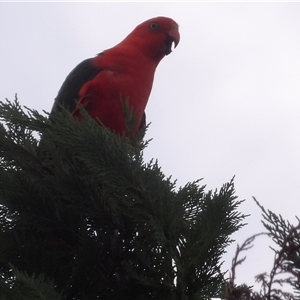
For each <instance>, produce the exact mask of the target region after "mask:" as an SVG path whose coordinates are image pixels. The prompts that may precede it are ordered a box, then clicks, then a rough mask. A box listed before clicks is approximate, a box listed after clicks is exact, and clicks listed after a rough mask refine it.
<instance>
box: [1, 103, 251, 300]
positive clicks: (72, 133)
mask: <svg viewBox="0 0 300 300" xmlns="http://www.w3.org/2000/svg"><path fill="white" fill-rule="evenodd" d="M82 113H83V114H84V119H83V121H82V122H77V121H76V120H75V119H74V118H73V117H72V115H71V114H70V113H69V112H67V111H65V110H62V112H60V113H58V114H56V115H54V116H53V117H51V120H49V118H48V116H44V115H41V114H40V113H38V112H37V111H34V110H30V109H26V110H23V109H22V108H21V106H20V105H19V103H18V101H17V100H15V101H14V102H9V101H7V102H5V103H1V105H0V118H1V120H2V124H1V127H0V154H1V156H0V164H1V168H0V186H1V188H0V205H1V206H0V209H1V215H0V223H1V230H0V274H1V278H2V281H0V282H1V285H0V288H1V291H7V290H9V289H10V290H15V291H17V290H18V291H19V290H20V291H21V289H19V287H20V282H22V285H23V287H24V290H25V289H26V290H28V289H32V290H33V293H34V292H37V293H38V292H39V291H40V287H41V286H42V285H43V283H44V284H45V289H44V290H42V291H40V295H47V296H39V297H40V298H38V296H37V297H36V298H34V297H32V298H31V299H89V300H90V299H132V300H134V299H139V300H142V299H161V300H167V299H170V300H171V299H172V300H175V299H182V300H184V299H208V298H210V297H212V296H214V295H217V294H218V293H219V291H220V289H221V287H222V285H223V284H224V278H223V275H224V274H223V273H222V272H221V271H220V266H221V264H222V261H221V259H222V255H223V254H224V252H225V248H226V246H228V245H229V244H230V243H231V242H232V240H231V239H230V235H231V234H232V233H233V232H235V231H236V230H238V229H239V228H240V227H241V226H242V225H243V224H242V222H243V220H244V218H245V216H244V215H242V214H240V213H239V212H238V211H237V208H238V206H239V204H240V203H241V201H238V200H237V198H236V196H235V195H234V185H233V181H230V182H229V183H227V184H224V186H223V187H222V188H221V189H220V190H219V191H215V192H211V191H208V192H205V186H201V185H200V181H195V182H191V183H187V184H186V185H185V186H183V187H181V188H179V190H176V188H175V183H174V182H172V181H171V178H167V177H165V175H164V174H163V172H162V171H161V168H160V167H159V166H158V164H157V162H155V161H150V162H148V163H146V162H144V160H143V150H144V148H145V147H146V146H147V142H144V141H143V140H142V139H140V136H136V137H134V136H131V137H130V138H126V137H120V136H117V135H115V134H114V133H112V132H110V131H109V130H108V129H106V128H105V127H103V126H100V125H99V123H98V122H96V121H95V120H93V119H91V118H90V117H89V116H88V115H87V114H86V113H85V112H84V111H83V112H82ZM40 136H41V137H42V139H41V141H39V140H40ZM12 266H13V267H12ZM12 269H13V270H15V271H14V272H13V273H12ZM20 278H21V279H20ZM52 282H53V283H52ZM53 287H55V291H56V294H55V295H54V294H53V295H52V296H50V294H46V290H47V289H48V291H52V292H53ZM24 293H25V294H26V292H24ZM49 293H50V292H49ZM25 294H24V295H25ZM43 297H44V298H43ZM4 299H5V298H4ZM7 299H10V298H9V297H7ZM18 299H26V297H25V296H24V298H22V297H20V298H18Z"/></svg>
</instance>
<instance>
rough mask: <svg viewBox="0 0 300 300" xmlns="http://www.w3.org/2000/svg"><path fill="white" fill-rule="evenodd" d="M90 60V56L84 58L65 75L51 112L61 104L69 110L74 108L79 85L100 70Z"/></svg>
mask: <svg viewBox="0 0 300 300" xmlns="http://www.w3.org/2000/svg"><path fill="white" fill-rule="evenodd" d="M99 55H101V54H99ZM91 62H92V58H88V59H85V60H84V61H82V62H81V63H80V64H79V65H77V66H76V67H75V68H74V69H73V70H72V71H71V73H70V74H69V75H68V76H67V78H66V79H65V81H64V83H63V84H62V86H61V88H60V90H59V91H58V94H57V97H56V98H55V102H54V104H53V107H52V110H51V114H53V113H55V112H57V111H59V110H60V107H61V106H63V107H65V108H66V109H68V110H70V111H71V112H72V111H73V110H74V109H75V106H76V101H77V100H78V95H79V91H80V89H81V87H82V86H83V85H84V84H85V83H87V82H88V81H90V80H92V79H93V78H94V77H95V76H96V75H97V74H98V73H99V72H100V71H101V69H100V70H99V69H97V68H95V67H93V66H92V63H91Z"/></svg>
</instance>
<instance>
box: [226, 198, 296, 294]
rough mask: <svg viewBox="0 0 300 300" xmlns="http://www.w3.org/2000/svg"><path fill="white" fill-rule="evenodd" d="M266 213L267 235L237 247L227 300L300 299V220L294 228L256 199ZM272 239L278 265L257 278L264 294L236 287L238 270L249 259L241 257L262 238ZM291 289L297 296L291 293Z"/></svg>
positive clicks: (255, 236) (274, 264) (249, 239)
mask: <svg viewBox="0 0 300 300" xmlns="http://www.w3.org/2000/svg"><path fill="white" fill-rule="evenodd" d="M254 201H255V202H256V204H257V205H258V206H259V207H260V209H261V210H262V217H263V221H262V223H263V225H264V227H265V228H266V229H267V232H262V233H258V234H255V235H253V236H251V237H249V238H247V239H246V241H245V242H244V243H243V244H242V245H241V246H239V245H238V246H237V249H236V254H235V256H234V258H233V260H232V267H231V274H230V277H229V279H228V281H227V283H226V289H225V291H224V294H222V299H225V300H245V299H247V300H296V299H299V296H300V264H299V262H300V220H299V219H298V218H297V221H298V224H297V225H296V226H294V225H292V224H291V223H290V222H289V221H286V220H284V219H283V217H282V216H281V215H276V214H275V213H273V212H272V211H270V210H266V209H265V208H264V207H263V206H262V205H260V204H259V203H258V201H257V200H256V199H255V198H254ZM262 235H264V236H266V235H267V236H269V237H270V238H271V239H272V240H273V241H274V242H275V244H276V247H274V248H271V249H272V250H273V251H274V262H273V266H272V268H271V270H270V271H269V272H264V273H262V274H258V275H257V276H255V281H256V282H257V283H258V284H260V286H261V288H260V291H254V290H253V289H252V287H250V286H247V285H245V284H242V285H239V286H237V285H236V284H235V279H236V275H235V274H236V268H237V266H238V265H241V264H242V263H243V262H244V261H245V260H246V256H244V257H243V258H240V255H241V253H242V252H244V251H248V250H249V249H251V248H252V247H253V241H254V240H255V239H256V238H257V237H259V236H262ZM291 287H292V288H293V289H294V293H291Z"/></svg>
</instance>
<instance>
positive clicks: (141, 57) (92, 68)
mask: <svg viewBox="0 0 300 300" xmlns="http://www.w3.org/2000/svg"><path fill="white" fill-rule="evenodd" d="M179 39H180V34H179V31H178V24H177V23H176V22H175V21H174V20H172V19H170V18H167V17H157V18H153V19H150V20H147V21H145V22H143V23H141V24H140V25H138V26H137V27H136V28H135V29H134V30H133V31H132V32H131V33H130V34H129V35H128V36H127V37H126V38H125V39H124V40H123V41H121V42H120V43H119V44H117V45H116V46H114V47H113V48H110V49H107V50H105V51H103V52H101V53H100V54H98V55H97V56H96V57H94V58H89V59H86V60H84V61H83V62H81V63H80V64H79V65H78V66H77V67H75V69H74V70H73V71H72V72H71V73H70V74H69V75H68V76H67V78H66V80H65V81H64V83H63V85H62V87H61V88H60V90H59V92H58V95H57V97H56V101H55V103H54V105H53V108H52V111H51V114H53V113H55V112H56V111H58V110H59V108H60V107H61V106H64V107H66V108H67V109H69V110H70V111H71V112H72V114H73V116H74V117H75V118H77V119H78V120H81V119H82V114H81V109H79V107H80V106H82V107H83V108H84V109H85V110H86V111H87V112H88V113H89V115H90V116H91V117H93V118H95V119H98V120H99V121H100V122H101V123H102V124H103V125H105V126H106V127H108V128H109V129H111V130H112V131H114V132H115V133H117V134H119V135H123V134H125V135H127V134H128V132H127V127H126V120H125V116H124V103H122V101H124V99H127V100H128V105H129V109H130V110H131V112H132V114H133V117H134V120H135V124H134V125H133V127H132V128H131V130H132V132H133V133H136V132H137V131H138V130H139V128H141V127H142V126H143V125H145V112H144V111H145V108H146V105H147V101H148V98H149V95H150V92H151V88H152V84H153V79H154V73H155V70H156V67H157V65H158V63H159V62H160V61H161V59H162V58H163V57H164V56H165V55H168V54H170V53H171V52H172V47H173V46H174V47H176V46H177V45H178V43H179Z"/></svg>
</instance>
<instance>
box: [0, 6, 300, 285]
mask: <svg viewBox="0 0 300 300" xmlns="http://www.w3.org/2000/svg"><path fill="white" fill-rule="evenodd" d="M156 16H168V17H171V18H173V19H174V20H176V21H177V22H178V23H179V25H180V32H181V42H180V44H179V46H178V47H177V48H176V49H175V51H174V52H173V53H172V54H171V55H169V56H168V57H166V58H164V59H163V61H162V62H161V63H160V65H159V66H158V69H157V72H156V77H155V82H154V87H153V90H152V94H151V97H150V100H149V103H148V106H147V110H146V113H147V121H148V122H151V123H152V124H151V126H150V129H149V131H148V133H147V138H153V141H152V142H151V143H150V145H149V147H148V148H147V149H146V151H145V160H146V161H149V160H150V159H151V158H155V159H158V162H159V164H160V165H161V167H162V170H163V171H164V173H165V174H166V176H170V175H172V177H173V179H174V180H175V179H177V186H178V187H179V186H181V185H184V184H185V183H187V182H188V181H193V180H195V179H198V178H203V181H202V182H203V184H206V185H207V189H213V190H214V189H215V188H218V189H219V188H220V187H221V186H222V184H224V183H226V182H228V181H229V180H230V179H231V178H232V177H233V176H234V175H235V187H236V194H237V196H238V197H239V198H240V199H245V202H244V203H243V205H242V206H241V207H240V210H241V211H242V212H243V213H245V214H251V216H250V217H249V218H248V219H247V222H248V223H249V225H248V226H246V227H244V228H243V229H242V230H240V232H239V233H237V234H236V235H234V238H235V239H236V241H237V242H238V243H242V242H243V241H244V239H245V238H246V237H249V236H250V235H252V234H254V233H258V232H260V231H262V230H263V227H262V225H261V223H260V219H261V215H260V210H259V208H258V207H257V206H256V204H255V203H254V201H253V200H252V196H255V197H256V198H257V200H258V201H259V202H260V203H261V204H262V205H263V206H265V207H266V208H269V209H271V210H272V211H273V212H275V213H280V214H282V216H283V217H284V218H286V219H289V220H290V221H291V222H292V223H293V222H294V221H295V215H298V216H300V211H299V208H300V204H299V200H300V195H299V186H300V182H299V180H300V174H299V173H300V134H299V133H300V132H299V131H300V118H299V116H300V17H299V16H300V3H297V2H296V3H295V2H294V3H259V2H255V3H238V2H231V3H196V2H191V3H188V2H184V3H180V2H179V3H178V2H175V3H170V2H164V3H156V2H155V3H135V2H131V3H107V2H106V3H86V2H85V3H66V2H64V3H0V43H1V47H0V51H1V52H0V53H1V55H0V99H1V100H4V99H5V98H8V99H10V100H13V99H14V95H15V93H17V94H18V97H19V101H20V102H21V104H23V105H26V106H28V107H31V108H35V109H37V110H39V111H42V110H46V111H50V110H51V107H52V104H53V100H54V98H55V96H56V94H57V91H58V89H59V88H60V85H61V84H62V82H63V80H64V79H65V77H66V76H67V75H68V73H69V72H70V71H71V70H72V69H73V67H75V66H76V65H77V64H78V63H79V62H81V61H82V60H83V59H85V58H88V57H92V56H94V55H95V54H97V53H99V52H100V51H102V50H104V49H106V48H109V47H112V46H114V45H115V44H117V43H118V42H120V41H121V40H122V39H123V38H124V37H125V36H126V35H127V34H128V33H129V32H130V31H131V30H132V29H133V28H134V27H135V26H136V25H138V24H139V23H141V22H143V21H144V20H146V19H149V18H152V17H156ZM268 245H271V242H270V241H269V240H267V239H265V238H260V239H258V240H257V241H256V243H255V247H254V248H253V249H252V250H251V251H249V253H248V260H247V261H246V262H245V263H244V265H243V266H241V267H240V268H239V269H238V270H237V277H238V281H237V282H238V283H242V282H244V281H246V283H247V284H249V285H252V284H253V283H254V279H253V277H254V275H256V274H258V273H261V272H264V271H268V270H269V269H270V267H271V263H272V260H273V254H272V251H271V250H269V249H268ZM234 250H235V245H233V246H232V247H230V248H229V249H228V254H227V255H226V256H225V257H224V259H225V263H224V269H227V268H229V267H230V263H231V258H232V256H233V254H234Z"/></svg>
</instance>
